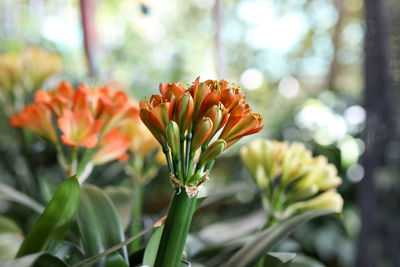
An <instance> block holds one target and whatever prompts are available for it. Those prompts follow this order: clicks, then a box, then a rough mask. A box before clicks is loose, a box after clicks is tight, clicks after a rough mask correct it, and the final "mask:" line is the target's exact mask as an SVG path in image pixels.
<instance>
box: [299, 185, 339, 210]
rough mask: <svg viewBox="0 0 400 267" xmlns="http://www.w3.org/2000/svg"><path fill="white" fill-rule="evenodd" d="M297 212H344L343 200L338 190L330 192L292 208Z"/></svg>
mask: <svg viewBox="0 0 400 267" xmlns="http://www.w3.org/2000/svg"><path fill="white" fill-rule="evenodd" d="M292 207H293V208H294V209H295V210H299V211H307V210H331V211H335V212H342V208H343V198H342V196H341V195H340V194H339V193H338V192H336V190H334V189H332V190H328V191H326V192H324V193H322V194H320V195H318V196H316V197H314V198H312V199H310V200H307V201H302V202H298V203H296V204H294V205H293V206H292Z"/></svg>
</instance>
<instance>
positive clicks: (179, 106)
mask: <svg viewBox="0 0 400 267" xmlns="http://www.w3.org/2000/svg"><path fill="white" fill-rule="evenodd" d="M192 115H193V98H192V96H191V95H190V94H189V93H184V94H182V95H181V96H180V97H179V99H178V101H177V103H176V110H175V121H176V122H177V123H178V125H179V130H180V131H181V134H182V135H183V134H184V133H185V131H186V130H188V129H190V128H191V122H192Z"/></svg>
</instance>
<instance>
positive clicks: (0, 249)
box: [0, 233, 23, 260]
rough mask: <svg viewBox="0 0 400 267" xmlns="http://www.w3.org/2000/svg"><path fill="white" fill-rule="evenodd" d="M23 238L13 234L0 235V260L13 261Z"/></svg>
mask: <svg viewBox="0 0 400 267" xmlns="http://www.w3.org/2000/svg"><path fill="white" fill-rule="evenodd" d="M22 240H23V237H22V236H21V235H20V234H15V233H1V234H0V260H11V259H14V257H15V255H16V254H17V252H18V249H19V247H20V245H21V243H22Z"/></svg>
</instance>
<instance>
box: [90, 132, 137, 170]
mask: <svg viewBox="0 0 400 267" xmlns="http://www.w3.org/2000/svg"><path fill="white" fill-rule="evenodd" d="M129 146H130V137H129V136H127V135H125V134H122V133H121V132H120V130H119V129H114V130H112V131H110V132H109V133H107V134H106V135H104V136H103V137H102V138H101V140H100V143H99V147H98V148H97V150H96V153H95V154H94V156H93V159H92V161H93V163H94V164H97V165H99V164H104V163H107V162H109V161H112V160H116V159H120V160H121V161H126V160H127V159H128V157H129V155H128V154H127V153H126V151H127V150H128V149H129Z"/></svg>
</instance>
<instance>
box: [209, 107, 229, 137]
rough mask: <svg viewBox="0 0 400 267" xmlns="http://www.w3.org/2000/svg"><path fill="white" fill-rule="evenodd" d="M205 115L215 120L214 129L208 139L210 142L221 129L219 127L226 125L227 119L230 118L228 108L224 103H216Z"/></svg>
mask: <svg viewBox="0 0 400 267" xmlns="http://www.w3.org/2000/svg"><path fill="white" fill-rule="evenodd" d="M204 116H205V117H209V118H210V119H211V121H212V122H213V129H212V131H211V134H210V136H209V137H208V138H207V140H206V143H208V142H210V141H211V139H212V138H213V136H214V135H215V134H216V133H217V132H218V131H219V129H221V128H222V127H223V126H224V125H225V123H226V121H227V120H228V110H227V109H225V107H224V105H214V106H213V107H212V108H210V109H209V110H208V111H207V112H206V113H205V114H204Z"/></svg>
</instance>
